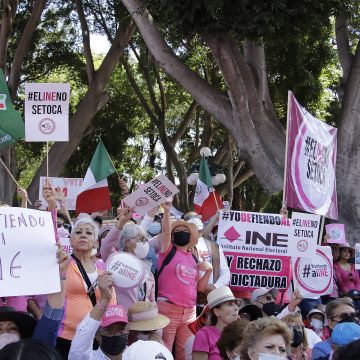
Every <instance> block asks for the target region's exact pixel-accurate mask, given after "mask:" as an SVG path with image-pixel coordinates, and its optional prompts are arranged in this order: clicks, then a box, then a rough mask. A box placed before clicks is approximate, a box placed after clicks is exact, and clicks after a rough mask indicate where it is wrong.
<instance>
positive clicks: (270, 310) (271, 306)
mask: <svg viewBox="0 0 360 360" xmlns="http://www.w3.org/2000/svg"><path fill="white" fill-rule="evenodd" d="M262 311H263V312H264V313H265V314H266V315H268V316H272V315H274V314H275V312H276V304H275V302H274V301H271V302H269V303H266V304H263V307H262Z"/></svg>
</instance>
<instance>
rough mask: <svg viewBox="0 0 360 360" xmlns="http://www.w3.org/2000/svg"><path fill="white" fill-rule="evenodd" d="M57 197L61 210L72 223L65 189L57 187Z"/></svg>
mask: <svg viewBox="0 0 360 360" xmlns="http://www.w3.org/2000/svg"><path fill="white" fill-rule="evenodd" d="M55 199H56V201H57V202H58V203H59V205H60V212H61V213H62V214H63V215H64V216H66V218H67V219H68V221H69V224H71V216H70V213H69V210H68V207H67V203H66V196H65V194H64V190H63V189H62V188H61V187H56V188H55Z"/></svg>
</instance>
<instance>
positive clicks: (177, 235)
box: [173, 231, 190, 246]
mask: <svg viewBox="0 0 360 360" xmlns="http://www.w3.org/2000/svg"><path fill="white" fill-rule="evenodd" d="M173 237H174V244H175V245H178V246H185V245H188V244H189V242H190V233H188V232H185V231H176V232H174V233H173Z"/></svg>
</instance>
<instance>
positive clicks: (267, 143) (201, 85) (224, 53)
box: [122, 0, 360, 240]
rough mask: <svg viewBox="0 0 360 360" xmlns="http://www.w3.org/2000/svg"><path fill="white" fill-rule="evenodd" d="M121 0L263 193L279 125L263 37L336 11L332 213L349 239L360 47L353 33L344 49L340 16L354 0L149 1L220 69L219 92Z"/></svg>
mask: <svg viewBox="0 0 360 360" xmlns="http://www.w3.org/2000/svg"><path fill="white" fill-rule="evenodd" d="M122 2H123V4H124V5H125V7H126V8H127V10H128V11H129V13H130V14H131V16H132V18H133V19H134V21H135V23H136V25H137V27H138V29H139V32H140V33H141V35H142V37H143V39H144V41H145V43H146V45H147V46H148V48H149V50H150V51H151V53H152V54H153V56H154V58H155V59H156V61H157V62H158V63H159V64H160V66H161V67H162V68H163V69H164V70H165V71H166V72H167V73H168V74H169V75H170V76H171V77H172V78H173V79H175V80H176V81H177V82H178V83H179V84H181V86H183V87H184V89H186V90H187V91H188V92H189V93H190V94H191V95H192V96H193V98H194V100H195V101H196V102H197V103H198V104H199V105H200V106H201V107H202V108H203V109H205V110H206V111H207V112H208V113H209V114H211V115H212V116H214V117H215V118H216V119H217V121H219V122H220V123H221V124H223V125H224V127H225V128H227V129H228V131H229V132H230V134H231V135H232V136H233V138H234V140H235V142H236V147H237V150H238V153H239V157H240V158H241V159H243V160H245V161H246V162H247V163H248V164H249V165H250V167H251V169H252V170H253V171H254V172H255V175H256V176H257V178H258V180H259V181H260V183H261V185H262V186H263V187H264V188H265V189H266V190H267V191H268V192H270V193H274V192H276V191H279V190H281V189H282V187H283V170H284V149H285V131H284V127H283V126H282V124H281V122H280V120H279V117H278V115H277V113H276V111H275V107H274V103H273V101H272V98H271V95H270V91H269V84H268V73H267V67H266V57H265V54H266V51H267V47H266V44H267V43H269V44H270V43H271V42H272V41H274V40H272V39H271V38H273V39H274V38H275V39H276V41H281V38H282V37H283V36H285V35H284V34H286V35H288V34H289V33H295V34H297V35H298V36H304V35H305V34H306V32H307V28H308V27H311V28H312V29H319V28H321V27H324V26H328V24H329V23H330V15H331V14H332V12H335V13H336V41H337V50H338V54H339V59H340V63H341V67H342V70H343V76H342V81H341V83H342V88H343V96H342V100H341V104H342V109H341V114H340V117H339V119H338V122H337V123H338V125H339V132H338V134H339V137H338V166H337V184H338V196H339V208H340V218H339V220H340V221H341V222H344V223H345V224H346V228H347V233H348V235H349V239H351V240H354V239H355V238H356V237H355V231H356V227H357V224H358V223H359V221H360V212H359V211H358V209H359V208H360V207H359V206H360V195H359V194H358V191H357V185H358V180H357V179H358V177H359V174H360V157H359V156H358V153H359V146H360V138H359V136H358V135H359V129H358V127H359V126H360V125H359V121H358V120H359V119H358V114H359V107H360V102H359V100H360V99H359V96H360V95H359V92H358V91H357V89H358V83H359V79H360V66H359V61H360V46H359V41H358V40H357V41H356V46H355V50H354V53H352V49H351V47H350V43H349V33H348V31H349V27H348V24H347V18H348V17H349V15H351V14H353V13H354V10H356V12H355V13H356V14H358V9H357V8H355V5H352V7H350V8H349V7H348V8H346V7H345V5H346V4H345V5H344V2H339V1H318V2H307V1H304V2H296V3H295V2H291V1H285V0H284V1H279V2H276V3H275V2H273V1H265V2H261V3H259V2H251V1H241V2H236V3H235V2H232V1H231V2H229V1H221V0H219V1H215V0H214V1H197V2H191V1H171V2H170V1H162V2H156V4H155V6H154V11H156V12H158V13H159V14H160V15H161V14H164V13H165V14H166V16H167V19H168V20H169V21H168V22H167V26H168V27H164V28H165V30H166V29H170V30H169V31H171V30H173V29H174V28H175V29H179V27H182V30H180V32H181V31H184V32H183V33H182V34H184V33H185V32H186V31H187V32H188V34H189V33H190V34H191V33H201V36H202V37H203V39H204V41H205V42H206V44H207V45H208V47H209V48H210V49H211V51H212V54H213V56H214V59H215V61H216V63H217V65H218V67H219V70H220V71H221V74H222V76H223V79H224V83H225V85H226V90H225V91H224V92H222V91H219V90H218V89H217V88H214V87H213V86H210V85H209V83H207V82H206V81H205V80H204V79H202V78H201V77H200V76H198V75H197V74H196V73H194V72H193V71H191V70H190V69H189V67H188V66H186V64H185V63H184V62H183V61H182V60H181V59H179V57H178V56H176V54H175V53H174V52H173V51H172V49H171V48H170V47H169V45H168V43H167V42H166V41H165V39H164V36H163V34H162V33H161V32H160V31H159V30H158V29H157V27H156V25H155V23H154V20H153V18H152V17H151V15H150V13H149V12H148V10H147V9H146V7H145V6H144V4H142V3H140V2H139V1H137V0H122ZM149 3H150V2H149ZM340 3H341V4H342V5H344V6H343V7H342V8H339V4H340ZM348 9H349V11H348V12H347V10H348ZM351 10H352V11H351ZM161 19H164V18H163V17H162V18H161ZM164 33H166V31H164ZM234 35H238V36H239V38H238V39H237V38H235V37H234Z"/></svg>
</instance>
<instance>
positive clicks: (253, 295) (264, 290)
mask: <svg viewBox="0 0 360 360" xmlns="http://www.w3.org/2000/svg"><path fill="white" fill-rule="evenodd" d="M267 293H270V294H271V295H272V297H273V298H274V299H275V297H276V296H277V293H278V291H277V290H276V289H275V288H272V289H267V288H260V289H256V290H254V291H253V292H252V293H251V297H250V302H251V303H254V302H255V301H256V299H257V298H258V297H260V296H263V295H265V294H267Z"/></svg>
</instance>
